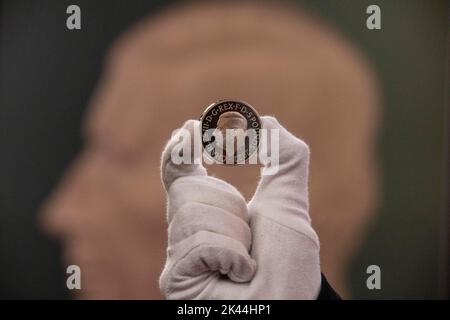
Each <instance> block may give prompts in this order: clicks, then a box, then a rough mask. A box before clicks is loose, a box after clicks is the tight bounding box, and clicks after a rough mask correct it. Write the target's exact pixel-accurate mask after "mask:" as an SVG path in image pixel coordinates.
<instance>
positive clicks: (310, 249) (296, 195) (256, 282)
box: [160, 117, 320, 299]
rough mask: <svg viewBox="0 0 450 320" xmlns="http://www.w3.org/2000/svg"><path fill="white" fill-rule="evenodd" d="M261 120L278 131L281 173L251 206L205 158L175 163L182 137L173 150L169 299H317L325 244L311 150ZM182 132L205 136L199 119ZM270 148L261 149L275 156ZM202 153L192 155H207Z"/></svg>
mask: <svg viewBox="0 0 450 320" xmlns="http://www.w3.org/2000/svg"><path fill="white" fill-rule="evenodd" d="M262 121H263V128H265V129H269V130H270V129H278V130H279V147H280V149H279V169H278V172H277V173H276V174H274V175H271V174H267V173H268V172H269V171H270V170H268V169H267V168H265V169H263V171H262V178H261V181H260V183H259V186H258V188H257V191H256V193H255V195H254V197H253V199H252V200H251V201H250V203H249V204H248V205H247V204H246V202H245V200H244V198H243V197H242V195H241V194H240V193H239V191H237V190H236V189H235V188H234V187H233V186H231V185H230V184H228V183H226V182H224V181H222V180H220V179H217V178H214V177H210V176H208V175H207V173H206V169H205V168H204V167H203V166H202V165H201V162H199V161H198V160H199V159H194V158H192V162H191V163H193V164H179V165H176V164H175V163H174V162H172V161H171V160H172V159H171V154H172V153H173V151H174V150H175V148H176V147H177V146H179V143H180V142H179V136H175V137H174V138H172V139H171V140H170V141H169V143H168V145H167V146H166V148H165V150H164V152H163V156H162V165H161V176H162V181H163V184H164V187H165V188H166V191H167V194H168V221H169V247H168V250H167V261H166V265H165V268H164V270H163V272H162V275H161V278H160V287H161V290H162V291H163V293H164V294H165V295H166V297H167V298H169V299H314V298H316V297H317V295H318V292H319V289H320V264H319V244H318V239H317V235H316V233H315V232H314V230H313V229H312V227H311V223H310V218H309V215H308V190H307V185H308V163H309V150H308V147H307V145H306V144H305V143H304V142H303V141H301V140H299V139H297V138H296V137H294V136H293V135H292V134H290V133H289V132H288V131H287V130H286V129H284V128H283V127H282V126H281V125H280V124H279V123H278V122H277V121H276V119H274V118H271V117H263V118H262ZM183 129H185V130H188V131H189V132H190V133H191V137H194V135H197V134H198V135H199V134H200V131H199V130H200V129H199V122H198V121H194V120H190V121H188V122H186V123H185V125H184V126H183ZM269 136H270V133H269ZM267 142H268V141H265V140H264V139H262V141H261V144H265V145H267V146H268V147H269V152H272V150H270V145H271V144H270V143H267ZM185 143H189V144H190V145H194V147H198V148H201V146H196V145H195V144H193V143H192V141H185ZM189 148H190V147H189ZM181 149H184V148H181ZM184 150H186V149H184ZM193 151H195V150H193ZM196 151H197V152H192V155H197V156H201V152H199V151H200V150H196ZM177 152H178V151H177ZM274 152H276V150H274ZM194 160H197V161H194ZM196 163H197V164H196ZM252 237H253V240H252Z"/></svg>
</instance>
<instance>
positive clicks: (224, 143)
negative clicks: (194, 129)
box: [200, 100, 261, 165]
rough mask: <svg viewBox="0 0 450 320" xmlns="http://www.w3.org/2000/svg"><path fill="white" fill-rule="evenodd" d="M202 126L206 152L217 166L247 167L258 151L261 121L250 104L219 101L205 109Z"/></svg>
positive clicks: (201, 118) (201, 121)
mask: <svg viewBox="0 0 450 320" xmlns="http://www.w3.org/2000/svg"><path fill="white" fill-rule="evenodd" d="M200 125H201V129H202V144H203V148H204V150H205V151H206V155H207V157H208V158H209V159H210V160H212V161H213V162H214V163H218V164H232V165H234V164H245V163H246V161H247V160H248V159H249V158H250V157H252V156H253V155H255V153H256V152H257V150H258V146H259V140H260V129H261V120H260V118H259V115H258V113H257V111H256V110H255V109H254V108H253V107H252V106H251V105H249V104H248V103H246V102H243V101H238V100H220V101H217V102H215V103H213V104H211V105H209V106H208V107H207V108H206V109H205V111H204V112H203V114H202V116H201V117H200Z"/></svg>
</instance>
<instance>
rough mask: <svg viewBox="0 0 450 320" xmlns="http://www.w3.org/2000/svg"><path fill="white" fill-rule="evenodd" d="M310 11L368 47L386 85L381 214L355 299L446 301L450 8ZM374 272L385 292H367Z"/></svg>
mask: <svg viewBox="0 0 450 320" xmlns="http://www.w3.org/2000/svg"><path fill="white" fill-rule="evenodd" d="M302 3H304V4H305V6H306V7H308V8H309V9H310V10H312V11H313V12H315V13H317V14H318V15H320V16H323V17H325V18H326V19H327V20H328V21H331V22H332V23H334V24H335V25H336V27H337V28H338V29H340V30H341V32H342V33H343V34H345V35H346V36H347V37H348V38H349V39H351V40H352V41H353V42H354V43H355V44H356V45H357V46H359V47H360V49H361V50H362V51H363V52H364V53H365V55H366V56H367V57H368V58H369V60H370V61H371V63H372V64H373V65H374V67H375V70H376V71H377V72H378V77H379V79H380V82H381V86H382V93H383V98H384V103H383V106H384V109H383V121H382V128H381V137H380V143H379V150H380V161H381V167H382V174H383V177H382V179H383V187H382V191H381V192H382V203H381V206H380V211H381V212H380V214H379V215H378V220H377V221H376V223H375V225H374V226H373V228H372V230H371V232H370V234H369V237H368V238H367V242H366V243H365V244H364V245H363V248H362V251H361V252H360V254H359V255H358V257H357V258H356V259H355V260H354V262H353V268H352V274H351V279H352V288H351V289H352V293H353V296H354V298H361V299H380V298H381V299H396V298H397V299H398V298H403V299H419V298H421V299H422V298H423V299H428V298H439V297H441V298H444V297H445V295H446V292H445V291H446V285H447V283H446V281H447V280H446V279H445V276H444V273H445V272H448V270H446V267H447V266H446V265H445V263H446V262H445V260H444V257H443V255H444V254H447V255H448V252H447V251H446V250H448V248H446V247H445V246H444V241H446V240H445V238H444V235H445V234H446V233H447V232H448V229H447V228H448V224H447V223H446V221H445V214H446V213H447V208H446V204H447V200H446V191H445V188H444V186H445V182H446V179H447V171H446V167H445V166H446V163H447V162H446V160H445V147H446V144H448V141H447V139H446V128H447V126H446V120H447V119H448V115H447V110H448V105H447V98H446V91H447V89H448V87H447V86H448V83H447V82H446V81H447V80H446V79H447V78H446V77H447V47H448V38H447V35H448V20H449V10H448V2H447V1H424V0H408V1H405V0H403V1H399V0H396V1H392V0H391V1H349V0H347V1H345V0H344V1H342V0H341V1H323V0H322V1H302ZM371 4H376V5H378V6H379V7H380V8H381V26H382V28H381V30H368V29H367V28H366V27H365V25H366V19H367V17H368V15H367V14H365V12H366V8H367V7H368V6H369V5H371ZM371 264H376V265H379V266H380V268H381V288H382V290H368V289H367V287H366V279H367V276H368V275H367V274H366V268H367V266H369V265H371Z"/></svg>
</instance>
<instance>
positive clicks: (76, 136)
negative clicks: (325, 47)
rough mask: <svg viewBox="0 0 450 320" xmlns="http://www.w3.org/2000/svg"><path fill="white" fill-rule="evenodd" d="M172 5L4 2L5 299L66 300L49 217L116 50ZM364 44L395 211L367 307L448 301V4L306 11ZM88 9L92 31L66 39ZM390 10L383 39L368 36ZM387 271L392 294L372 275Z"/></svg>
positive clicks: (385, 281) (388, 208)
mask: <svg viewBox="0 0 450 320" xmlns="http://www.w3.org/2000/svg"><path fill="white" fill-rule="evenodd" d="M166 2H167V1H149V0H133V1H131V0H130V1H119V0H113V1H99V0H97V1H92V0H91V1H87V0H86V1H79V0H76V1H62V0H53V1H17V0H16V1H13V0H7V1H1V5H2V8H1V21H0V152H1V156H0V298H66V297H68V295H67V292H66V290H65V277H64V270H62V269H61V264H60V262H59V254H60V251H59V248H58V247H57V244H56V243H53V242H51V241H50V240H49V239H47V238H46V237H44V236H43V235H42V234H41V233H40V232H39V230H38V229H37V228H36V217H37V209H38V208H39V205H40V203H41V202H42V200H43V199H44V198H45V197H46V195H47V194H48V193H49V191H50V190H51V189H52V186H54V184H55V183H56V182H57V181H58V179H59V177H60V175H61V173H62V172H63V171H64V168H65V167H66V166H68V164H69V162H70V160H71V159H72V158H73V157H74V155H75V154H76V153H77V150H78V149H79V148H80V146H81V143H82V141H81V137H80V121H81V117H82V115H83V111H84V110H85V107H86V106H87V102H88V101H89V98H90V96H91V94H92V92H93V90H94V89H95V85H96V82H97V80H98V77H99V75H100V72H101V70H102V61H103V57H104V55H105V53H106V52H107V50H108V48H109V47H110V45H111V44H112V41H113V40H114V39H115V38H116V37H117V36H118V35H119V34H120V33H121V32H122V31H123V30H125V29H126V28H127V27H128V26H130V24H132V23H133V22H134V21H136V20H137V19H139V18H140V17H143V16H145V15H148V14H149V13H151V12H154V11H155V10H157V9H158V8H161V7H163V6H164V5H165V3H166ZM302 2H303V3H304V4H305V6H306V7H307V8H309V9H310V10H312V11H313V12H315V13H317V14H319V15H321V16H323V17H325V18H326V19H328V20H329V21H330V22H331V23H332V24H334V25H335V26H336V28H337V29H339V30H341V32H342V33H344V34H345V35H346V36H347V37H348V38H350V39H351V40H353V41H354V43H355V44H356V45H357V46H359V47H360V48H361V49H362V51H364V53H365V54H366V55H367V56H368V57H369V60H370V61H371V62H372V63H373V65H374V66H375V69H376V70H377V71H378V73H379V78H380V81H381V84H382V89H383V94H384V110H383V114H384V116H383V127H382V134H381V139H380V152H381V153H380V159H381V162H382V163H381V165H382V168H383V181H384V184H383V195H382V196H383V199H384V200H383V204H382V206H381V208H380V215H379V219H378V221H377V223H376V224H375V226H374V228H373V230H371V233H370V235H369V237H368V239H367V241H366V243H365V244H364V247H363V250H362V252H361V253H360V255H359V256H358V257H356V259H355V261H354V264H353V269H352V291H353V294H354V297H355V298H437V297H444V296H445V295H446V292H445V290H446V285H447V283H448V282H447V280H446V279H445V274H446V271H448V261H445V256H447V255H448V247H445V246H443V244H444V242H445V235H446V234H447V231H448V224H446V220H445V219H444V217H445V214H446V212H447V211H446V210H447V207H446V203H447V202H446V194H445V192H446V189H445V188H444V186H445V183H446V179H445V174H446V172H447V171H446V170H447V169H446V166H445V165H446V163H445V161H444V160H445V146H446V144H447V143H448V142H447V141H446V139H445V138H446V136H445V128H446V119H447V113H446V112H447V110H448V109H447V96H446V94H447V89H448V83H447V80H448V79H447V69H446V66H447V47H448V38H447V36H448V13H449V11H448V3H447V2H446V1H443V0H442V1H439V0H435V1H419V0H414V1H413V0H410V1H364V0H363V1H349V0H347V1H331V0H329V1H312V0H311V1H302ZM70 4H77V5H79V6H80V7H81V11H82V30H76V31H70V30H67V28H66V18H67V14H66V8H67V6H69V5H70ZM370 4H377V5H379V6H380V7H381V10H382V30H377V31H370V30H367V28H366V27H365V21H366V18H367V15H366V13H365V11H366V8H367V6H368V5H370ZM370 264H377V265H380V267H381V269H382V290H379V291H369V290H367V288H366V286H365V283H366V278H367V275H366V273H365V270H366V267H367V266H368V265H370Z"/></svg>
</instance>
